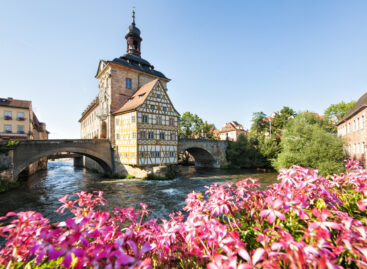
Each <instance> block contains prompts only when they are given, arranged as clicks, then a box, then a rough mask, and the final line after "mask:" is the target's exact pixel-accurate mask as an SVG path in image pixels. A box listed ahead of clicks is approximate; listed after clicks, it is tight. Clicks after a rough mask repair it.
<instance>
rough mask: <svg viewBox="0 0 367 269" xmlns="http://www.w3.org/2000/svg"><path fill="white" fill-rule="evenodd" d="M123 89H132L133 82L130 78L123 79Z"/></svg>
mask: <svg viewBox="0 0 367 269" xmlns="http://www.w3.org/2000/svg"><path fill="white" fill-rule="evenodd" d="M125 88H126V89H129V90H131V89H132V88H133V82H132V79H131V78H125Z"/></svg>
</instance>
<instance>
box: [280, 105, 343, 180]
mask: <svg viewBox="0 0 367 269" xmlns="http://www.w3.org/2000/svg"><path fill="white" fill-rule="evenodd" d="M280 147H281V152H280V153H279V154H278V158H277V159H276V160H274V161H273V166H274V167H275V168H276V169H278V170H279V169H280V168H283V167H284V168H289V167H291V166H292V165H300V166H304V167H309V168H316V169H319V171H320V173H321V174H323V175H327V174H331V173H339V172H342V171H343V170H344V166H343V160H344V158H345V154H344V150H343V143H342V140H341V139H340V138H338V137H336V136H335V135H334V134H332V133H330V132H328V131H327V128H326V126H325V120H324V119H323V118H321V117H317V116H316V114H315V113H310V112H304V113H301V114H298V115H297V117H296V118H295V119H293V120H291V121H290V122H289V124H287V126H286V128H285V129H284V130H283V136H282V141H281V142H280Z"/></svg>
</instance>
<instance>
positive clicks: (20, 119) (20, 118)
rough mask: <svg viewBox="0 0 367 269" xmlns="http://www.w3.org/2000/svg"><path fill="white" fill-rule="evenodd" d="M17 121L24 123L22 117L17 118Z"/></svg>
mask: <svg viewBox="0 0 367 269" xmlns="http://www.w3.org/2000/svg"><path fill="white" fill-rule="evenodd" d="M17 120H19V121H25V118H24V117H18V118H17Z"/></svg>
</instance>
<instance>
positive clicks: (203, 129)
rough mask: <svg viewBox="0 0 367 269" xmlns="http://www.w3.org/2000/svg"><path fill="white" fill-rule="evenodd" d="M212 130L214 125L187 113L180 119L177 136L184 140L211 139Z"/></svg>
mask: <svg viewBox="0 0 367 269" xmlns="http://www.w3.org/2000/svg"><path fill="white" fill-rule="evenodd" d="M213 129H215V126H214V124H212V123H208V122H207V121H204V120H203V119H202V118H200V117H199V116H198V115H197V114H192V113H191V112H188V111H187V112H185V113H183V114H182V116H181V117H180V120H179V129H178V134H179V136H180V137H185V138H194V137H195V138H200V137H205V138H213Z"/></svg>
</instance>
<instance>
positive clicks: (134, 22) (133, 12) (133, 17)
mask: <svg viewBox="0 0 367 269" xmlns="http://www.w3.org/2000/svg"><path fill="white" fill-rule="evenodd" d="M133 25H134V26H135V7H133Z"/></svg>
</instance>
